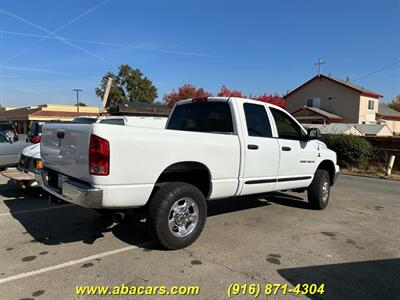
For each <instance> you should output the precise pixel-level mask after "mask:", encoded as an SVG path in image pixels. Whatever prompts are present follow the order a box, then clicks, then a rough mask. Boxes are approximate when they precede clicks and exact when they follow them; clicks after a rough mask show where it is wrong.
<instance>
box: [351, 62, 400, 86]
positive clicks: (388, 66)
mask: <svg viewBox="0 0 400 300" xmlns="http://www.w3.org/2000/svg"><path fill="white" fill-rule="evenodd" d="M397 64H400V60H398V61H395V62H393V63H391V64H390V65H387V66H386V67H383V68H381V69H378V70H376V71H373V72H371V73H368V74H365V75H363V76H360V77H358V78H356V79H353V80H352V81H353V82H354V81H357V80H360V79H364V78H366V77H369V76H371V75H374V74H376V73H379V72H382V71H384V70H386V69H389V68H391V67H393V66H395V65H397Z"/></svg>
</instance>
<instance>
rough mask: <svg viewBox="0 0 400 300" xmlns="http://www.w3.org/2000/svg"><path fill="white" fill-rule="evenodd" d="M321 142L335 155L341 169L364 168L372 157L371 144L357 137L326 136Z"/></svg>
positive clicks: (342, 135)
mask: <svg viewBox="0 0 400 300" xmlns="http://www.w3.org/2000/svg"><path fill="white" fill-rule="evenodd" d="M322 141H323V142H324V143H325V144H326V145H327V146H328V148H329V149H331V150H333V151H335V152H336V154H337V161H338V164H339V165H340V166H342V167H345V168H347V167H362V168H364V167H366V166H367V165H368V162H369V160H370V159H371V157H372V146H371V144H370V143H369V142H368V141H367V140H365V139H363V138H362V137H359V136H354V135H344V134H327V135H325V136H324V137H323V139H322Z"/></svg>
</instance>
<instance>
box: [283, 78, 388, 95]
mask: <svg viewBox="0 0 400 300" xmlns="http://www.w3.org/2000/svg"><path fill="white" fill-rule="evenodd" d="M318 78H324V79H327V80H330V81H333V82H335V83H337V84H340V85H342V86H344V87H346V88H349V89H351V90H354V91H356V92H359V93H361V95H364V96H369V97H373V98H382V97H383V96H382V95H380V94H378V93H375V92H372V91H370V90H367V89H365V88H363V87H362V86H358V85H356V84H354V83H351V82H349V81H347V80H342V79H337V78H333V77H329V76H325V75H322V74H321V75H316V76H314V77H313V78H311V79H310V80H308V81H306V82H305V83H303V84H302V85H300V86H299V87H297V88H295V89H294V90H293V91H291V92H289V93H287V94H286V95H285V96H283V98H284V99H286V97H288V96H289V95H291V94H293V93H294V92H296V91H298V90H299V89H301V88H302V87H303V86H305V85H307V84H309V83H310V82H311V81H313V80H315V79H318Z"/></svg>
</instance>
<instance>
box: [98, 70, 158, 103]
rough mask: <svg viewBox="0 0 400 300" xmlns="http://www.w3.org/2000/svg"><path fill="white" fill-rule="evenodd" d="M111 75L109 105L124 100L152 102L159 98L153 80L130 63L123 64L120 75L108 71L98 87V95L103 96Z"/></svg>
mask: <svg viewBox="0 0 400 300" xmlns="http://www.w3.org/2000/svg"><path fill="white" fill-rule="evenodd" d="M109 77H111V78H112V79H113V81H112V85H111V89H110V93H109V96H108V99H109V101H108V103H109V105H112V104H116V103H124V102H146V103H151V102H154V100H155V99H156V98H157V88H156V87H155V86H154V85H153V83H152V82H151V80H150V79H148V78H147V77H146V76H144V75H143V73H142V72H141V71H140V70H139V69H133V68H132V67H130V66H129V65H121V66H120V67H119V71H118V75H115V74H114V73H113V72H107V74H106V75H104V76H103V78H102V80H101V83H100V85H99V86H98V87H97V88H96V95H97V96H98V97H101V98H102V97H103V95H104V92H105V89H106V86H107V81H108V78H109Z"/></svg>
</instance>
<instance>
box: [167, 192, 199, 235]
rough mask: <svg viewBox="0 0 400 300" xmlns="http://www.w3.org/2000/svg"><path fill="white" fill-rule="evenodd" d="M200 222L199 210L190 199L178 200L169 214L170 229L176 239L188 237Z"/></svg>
mask: <svg viewBox="0 0 400 300" xmlns="http://www.w3.org/2000/svg"><path fill="white" fill-rule="evenodd" d="M198 220H199V208H198V207H197V204H196V202H195V201H194V200H193V199H192V198H189V197H184V198H181V199H179V200H177V201H176V202H175V203H174V204H173V205H172V207H171V209H170V211H169V214H168V227H169V230H170V232H171V233H172V234H173V235H174V236H176V237H180V238H182V237H186V236H188V235H189V234H190V233H192V231H193V230H194V229H195V228H196V226H197V223H198Z"/></svg>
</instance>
